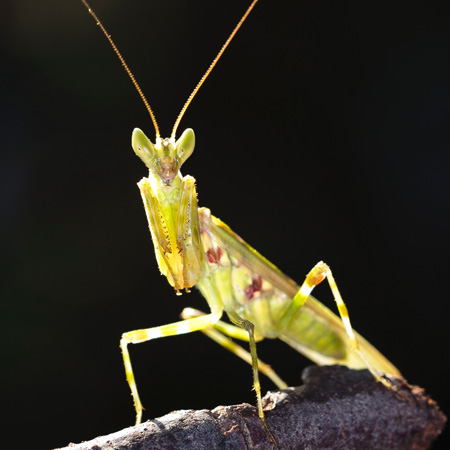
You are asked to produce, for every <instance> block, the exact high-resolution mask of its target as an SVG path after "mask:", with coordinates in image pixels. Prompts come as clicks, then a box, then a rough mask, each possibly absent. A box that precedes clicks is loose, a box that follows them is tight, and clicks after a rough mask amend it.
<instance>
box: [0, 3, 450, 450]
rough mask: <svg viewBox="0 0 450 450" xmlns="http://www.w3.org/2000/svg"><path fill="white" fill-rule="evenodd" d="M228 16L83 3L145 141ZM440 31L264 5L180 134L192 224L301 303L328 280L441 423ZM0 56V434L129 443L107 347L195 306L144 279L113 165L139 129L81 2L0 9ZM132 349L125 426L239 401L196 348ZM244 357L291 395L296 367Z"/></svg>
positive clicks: (129, 180) (298, 6) (443, 91)
mask: <svg viewBox="0 0 450 450" xmlns="http://www.w3.org/2000/svg"><path fill="white" fill-rule="evenodd" d="M247 3H248V2H247V1H243V0H239V1H238V0H227V1H222V2H217V1H215V2H211V1H205V0H192V1H186V0H184V1H181V0H163V1H158V0H155V1H151V2H149V1H144V0H139V1H138V0H134V1H130V0H128V1H119V0H114V1H113V0H108V1H106V0H105V1H102V0H95V1H94V0H92V7H93V8H94V9H95V10H96V12H97V13H98V14H99V16H100V17H101V19H102V20H103V21H104V24H105V25H106V27H107V29H108V31H109V32H110V33H111V34H112V36H113V38H114V39H115V41H116V43H117V45H118V46H119V48H120V49H121V51H122V53H123V54H124V56H125V57H126V59H127V61H128V63H129V65H130V67H131V68H132V70H133V72H134V73H135V75H136V77H137V79H138V80H139V82H140V83H141V86H142V88H143V90H144V92H145V93H146V95H147V97H148V98H149V101H150V103H151V104H152V106H153V107H154V110H155V113H156V116H157V118H158V121H159V124H160V127H161V131H162V134H163V135H168V134H170V131H171V127H172V124H173V122H174V121H175V118H176V116H177V114H178V111H179V110H180V109H181V106H182V104H183V102H184V101H185V99H186V98H187V97H188V95H189V93H190V91H191V90H192V89H193V87H194V85H195V84H196V83H197V81H198V80H199V78H200V76H201V75H202V73H203V71H204V70H205V69H206V67H207V66H208V65H209V63H210V62H211V60H212V59H213V57H214V55H215V53H216V52H217V51H218V49H219V48H220V46H221V45H222V43H223V42H224V41H225V39H226V37H227V35H228V33H229V32H230V31H231V29H232V28H233V26H234V25H235V23H236V22H237V20H238V19H239V17H240V15H241V14H242V13H243V12H244V10H245V8H246V7H247ZM449 13H450V7H449V3H448V1H441V2H438V1H423V2H422V3H415V4H411V3H410V2H385V3H383V2H381V3H380V2H378V1H377V2H361V1H354V2H353V1H341V2H336V1H317V0H314V1H301V2H298V1H291V2H279V1H273V0H272V1H270V0H262V1H261V2H260V4H259V5H257V7H256V10H255V11H254V13H253V14H252V15H251V17H250V18H249V21H248V22H247V23H246V24H245V26H244V28H243V30H242V32H241V33H240V34H239V35H238V36H237V39H236V40H235V41H234V42H233V44H232V45H231V47H230V48H229V51H228V52H227V53H226V54H225V56H224V58H223V60H222V61H221V62H220V63H219V65H218V67H217V69H216V70H215V71H214V73H213V75H212V76H211V77H210V79H208V81H207V82H206V84H205V85H204V87H203V88H202V90H201V91H200V93H199V94H198V96H197V98H196V99H195V101H194V102H193V104H192V106H191V107H190V109H189V111H188V113H187V114H186V116H185V118H184V119H183V121H182V123H181V125H180V129H179V132H181V131H182V130H183V129H184V128H186V127H188V126H189V127H192V128H194V130H195V132H196V136H197V146H196V151H195V152H194V154H193V156H192V157H191V159H190V160H189V161H188V162H187V163H186V164H185V166H184V167H183V173H184V174H187V173H189V174H192V175H193V176H195V178H196V179H197V188H198V193H199V203H200V205H201V206H208V207H209V208H211V210H212V211H213V213H214V214H215V215H216V216H218V217H220V218H221V219H222V220H224V221H225V222H227V223H228V224H229V225H230V226H231V227H232V228H233V229H234V230H235V231H236V232H238V233H239V234H240V235H241V236H243V237H244V238H245V239H246V240H247V241H248V242H249V243H250V244H252V245H253V246H254V247H255V248H256V249H258V250H259V251H260V252H261V253H262V254H264V255H265V256H266V257H268V258H269V259H270V260H271V261H273V262H274V263H275V264H276V265H278V266H279V267H280V268H281V269H282V270H284V271H285V272H286V273H287V274H289V275H290V276H292V277H293V278H294V279H296V280H298V281H299V282H301V281H302V280H303V278H304V276H305V275H306V273H307V272H308V271H309V270H310V268H311V267H312V266H313V265H314V264H315V263H316V262H317V261H319V260H321V259H323V260H324V261H326V262H327V263H328V264H330V265H331V267H332V269H333V270H334V274H335V278H336V280H337V282H338V285H339V286H340V289H341V292H342V294H343V297H344V299H345V300H346V302H347V305H348V307H349V311H350V316H351V319H352V322H353V324H354V326H355V328H356V329H357V330H358V331H360V332H361V333H362V334H363V335H364V336H365V337H366V338H367V339H369V341H371V342H372V343H374V344H375V345H376V346H377V347H378V348H379V349H380V350H381V351H382V352H383V353H384V354H386V355H387V356H388V357H389V359H391V360H392V361H393V362H394V363H395V364H396V365H397V366H398V367H399V368H400V370H401V371H402V372H403V373H404V375H405V376H406V377H407V379H408V380H409V381H410V382H411V383H415V384H419V385H421V386H423V387H424V388H426V390H427V392H428V393H430V394H431V395H432V396H433V398H435V399H436V400H437V401H438V402H439V403H440V405H441V407H442V409H443V410H444V411H445V412H447V413H448V412H449V411H450V392H449V391H450V390H449V387H448V379H449V375H450V370H449V365H448V359H449V356H448V355H449V348H448V345H449V335H450V333H449V300H448V298H449V295H448V269H449V266H448V263H447V261H448V258H449V257H448V250H449V247H448V225H449V210H450V209H449V206H450V205H449V175H448V168H449V163H450V152H449V145H450V138H449V130H448V123H449V119H450V84H449V80H450V53H449V50H450V22H449ZM0 45H1V48H0V55H1V58H2V59H1V63H0V64H1V67H2V70H1V72H0V86H1V87H0V90H1V91H0V92H1V97H0V108H1V109H0V114H1V120H0V133H1V147H2V148H1V152H0V214H1V216H0V227H1V234H0V237H1V241H0V246H1V248H0V252H1V253H0V258H1V259H0V268H1V272H0V273H1V275H0V277H1V279H0V302H1V303H0V305H1V315H0V318H1V319H0V320H1V332H2V335H3V338H2V366H1V367H2V370H1V384H0V386H1V388H2V393H1V398H2V400H3V401H2V406H3V412H4V416H6V422H5V420H4V419H3V426H4V427H5V428H6V429H7V430H9V432H10V433H11V434H13V433H19V434H18V436H19V437H20V439H21V440H22V441H21V442H22V443H23V445H19V447H21V448H36V449H38V448H39V449H40V448H42V449H49V448H52V447H58V446H64V445H66V444H68V443H69V442H70V441H72V442H79V441H81V440H87V439H90V438H93V437H95V436H96V435H99V434H106V433H109V432H113V431H116V430H119V429H121V428H123V427H125V426H129V425H132V424H133V421H134V411H133V406H132V402H131V397H130V394H129V391H128V386H127V384H126V381H125V376H124V370H123V367H122V358H121V354H120V350H119V339H120V335H121V333H122V332H124V331H128V330H132V329H136V328H142V327H150V326H156V325H161V324H166V323H170V322H173V321H175V320H177V319H178V314H179V312H180V311H181V310H182V308H183V307H185V306H194V307H198V308H202V309H205V302H204V300H203V299H202V298H201V297H200V295H199V294H198V293H196V292H194V293H191V294H189V295H183V296H182V297H177V296H175V294H174V293H173V290H172V289H171V288H170V286H169V285H168V283H167V282H166V280H165V279H163V278H162V277H161V276H160V275H159V273H158V269H157V266H156V262H155V259H154V252H153V248H152V243H151V239H150V236H149V233H148V229H147V223H146V219H145V215H144V211H143V208H142V205H141V199H140V196H139V191H138V189H137V187H136V182H137V181H138V180H139V179H140V178H141V177H142V176H145V175H146V169H145V167H144V166H143V164H142V163H141V162H140V160H139V159H138V158H136V157H135V156H134V154H133V152H132V150H131V147H130V136H131V131H132V129H133V128H134V127H136V126H138V127H140V128H142V129H144V130H146V132H147V134H148V135H149V137H151V138H153V136H154V131H153V129H152V124H151V122H150V119H149V117H148V115H147V113H146V111H145V109H144V107H143V104H142V102H141V101H140V99H139V98H138V96H137V94H136V93H135V91H134V88H133V87H132V85H131V83H130V82H129V80H128V79H127V76H126V75H125V73H124V71H123V70H122V69H121V66H120V63H119V62H118V60H117V58H116V57H115V56H114V54H113V53H112V51H111V49H110V48H109V45H108V43H107V41H106V39H105V38H104V36H103V35H102V34H101V33H100V31H99V29H98V28H97V27H96V26H95V23H94V21H93V19H92V18H91V17H90V16H89V14H88V13H87V11H86V10H85V8H84V7H83V5H82V4H81V2H79V1H77V0H70V1H69V0H66V1H64V2H61V1H56V0H53V1H50V0H48V1H45V2H36V1H34V0H14V1H12V0H9V1H5V0H3V2H2V3H1V6H0ZM179 134H180V133H179ZM316 294H317V297H319V298H320V299H321V300H323V301H324V303H325V304H327V305H329V306H331V307H333V308H334V305H333V302H332V298H331V295H330V293H329V292H328V289H327V288H326V286H324V287H319V288H318V289H317V292H316ZM131 352H132V355H131V356H132V361H133V363H134V367H135V371H136V376H137V381H138V386H139V389H140V392H141V396H142V399H143V403H144V405H145V406H146V407H147V411H146V413H145V419H148V418H152V417H157V416H160V415H163V414H165V413H167V412H169V411H171V410H173V409H183V408H184V409H188V408H212V407H214V406H216V405H218V404H233V403H239V402H243V401H247V402H252V403H253V402H254V394H253V393H252V391H251V371H250V368H249V367H247V366H246V365H245V363H243V362H241V361H240V360H238V359H237V358H236V357H235V356H233V355H231V354H228V353H227V352H226V351H225V350H223V349H221V348H220V347H218V346H217V345H216V344H214V343H213V342H210V341H209V340H208V339H207V338H205V337H204V336H203V335H201V334H200V333H194V334H191V335H187V336H179V337H174V338H170V339H165V340H160V341H154V342H150V343H146V344H142V345H140V346H135V347H132V348H131ZM259 352H260V356H261V358H262V359H263V360H267V362H269V363H271V364H272V365H273V366H274V367H275V369H276V370H277V371H278V372H279V374H280V375H281V376H282V377H283V378H285V379H286V381H288V382H289V383H291V384H293V385H296V384H300V374H301V371H302V369H303V368H304V367H305V366H306V365H307V364H308V361H307V360H306V359H305V358H303V357H301V356H300V355H298V354H297V353H296V352H294V351H293V350H291V349H290V348H288V347H287V346H286V345H285V344H283V343H281V342H279V341H273V342H265V343H262V344H260V345H259ZM331 382H332V380H331ZM272 388H273V386H272V385H271V384H270V382H268V381H267V380H264V381H263V389H264V390H267V389H272ZM29 423H31V424H32V427H36V428H35V430H36V431H35V433H34V432H26V431H25V430H26V429H27V424H29ZM32 429H34V428H32ZM446 437H447V442H446ZM448 445H449V444H448V436H446V435H445V434H444V436H443V437H442V438H441V439H440V440H439V441H438V442H437V443H436V444H435V446H434V448H436V449H437V448H448Z"/></svg>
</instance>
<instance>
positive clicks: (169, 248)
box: [82, 0, 400, 443]
mask: <svg viewBox="0 0 450 450" xmlns="http://www.w3.org/2000/svg"><path fill="white" fill-rule="evenodd" d="M257 1H258V0H253V1H252V3H251V5H250V6H249V7H248V9H247V11H246V12H245V14H244V15H243V17H242V18H241V20H240V21H239V23H238V24H237V25H236V27H235V28H234V30H233V31H232V33H231V34H230V36H229V37H228V39H227V41H226V42H225V44H224V45H223V47H222V48H221V50H220V51H219V53H218V54H217V56H216V58H215V59H214V60H213V62H212V63H211V65H210V67H209V68H208V70H207V71H206V73H205V74H204V75H203V77H202V78H201V80H200V82H199V83H198V84H197V86H196V88H195V89H194V91H193V92H192V94H191V95H190V97H189V98H188V100H187V102H186V104H185V105H184V107H183V108H182V110H181V112H180V114H179V116H178V118H177V120H176V122H175V124H174V126H173V130H172V134H171V136H170V138H165V139H162V138H161V136H160V133H159V128H158V125H157V122H156V119H155V116H154V113H153V111H152V109H151V107H150V105H149V103H148V101H147V99H146V97H145V96H144V94H143V92H142V91H141V89H140V87H139V85H138V83H137V82H136V80H135V78H134V76H133V74H132V73H131V71H130V69H129V68H128V66H127V64H126V63H125V60H124V58H123V57H122V55H121V53H120V52H119V50H118V49H117V47H116V45H115V44H114V42H113V41H112V39H111V37H110V36H109V34H108V33H107V31H106V29H105V28H104V27H103V25H102V23H101V22H100V21H99V19H98V18H97V16H96V15H95V13H94V12H93V10H92V9H91V8H90V6H89V5H88V3H87V2H86V1H85V0H82V2H83V3H84V5H85V6H86V8H88V10H89V12H90V14H91V15H92V16H93V17H94V19H95V20H96V22H97V24H98V25H99V26H100V28H101V29H102V31H103V33H104V34H105V36H106V37H107V39H108V40H109V42H110V44H111V45H112V47H113V49H114V51H115V53H116V55H117V56H118V57H119V59H120V61H121V63H122V65H123V67H124V68H125V70H126V72H127V73H128V75H129V77H130V78H131V80H132V82H133V84H134V86H135V87H136V89H137V91H138V93H139V95H140V96H141V98H142V100H143V102H144V104H145V106H146V108H147V110H148V112H149V114H150V116H151V119H152V122H153V125H154V128H155V132H156V140H155V142H154V143H153V142H151V141H150V140H149V139H148V138H147V137H146V136H145V134H144V133H143V132H142V131H141V130H140V129H138V128H136V129H135V130H134V131H133V134H132V147H133V150H134V152H135V153H136V154H137V156H139V158H140V159H141V160H142V161H143V162H144V164H145V165H146V166H147V168H148V169H149V175H148V177H144V178H143V179H142V180H141V181H140V182H139V183H138V186H139V189H140V192H141V196H142V200H143V204H144V208H145V212H146V215H147V219H148V224H149V228H150V233H151V237H152V240H153V244H154V248H155V254H156V260H157V263H158V266H159V269H160V271H161V273H162V274H163V275H165V276H166V277H167V280H168V282H169V284H170V285H171V286H172V287H173V288H174V289H175V291H176V293H177V294H178V295H179V294H180V293H181V291H183V290H184V291H186V292H189V290H190V289H191V288H192V287H194V286H196V287H197V288H198V289H199V290H200V292H201V293H202V294H203V296H204V297H205V299H206V301H207V303H208V306H209V309H210V312H209V313H204V312H201V311H198V310H195V309H192V308H185V309H184V310H183V312H182V314H181V317H182V320H181V321H178V322H174V323H170V324H167V325H162V326H158V327H152V328H148V329H140V330H134V331H129V332H126V333H124V334H123V335H122V339H121V341H120V346H121V349H122V354H123V361H124V365H125V371H126V377H127V380H128V384H129V386H130V389H131V394H132V397H133V400H134V405H135V410H136V423H137V424H138V423H140V422H141V420H142V410H143V406H142V403H141V400H140V397H139V393H138V389H137V385H136V381H135V377H134V373H133V368H132V365H131V360H130V356H129V351H128V345H129V344H138V343H141V342H146V341H149V340H152V339H156V338H161V337H166V336H175V335H180V334H185V333H190V332H193V331H202V332H203V333H204V334H206V335H207V336H208V337H210V338H211V339H213V340H214V341H216V342H218V343H219V344H220V345H222V346H223V347H225V348H227V349H228V350H230V351H231V352H233V353H234V354H236V355H237V356H238V357H240V358H242V359H243V360H244V361H246V362H248V363H249V364H250V365H251V366H252V371H253V386H254V390H255V392H256V398H257V409H258V414H259V417H260V418H261V421H262V424H263V426H264V428H265V429H266V432H267V433H268V435H269V437H270V439H271V440H272V441H273V442H274V443H276V440H275V438H274V437H273V436H272V433H271V431H270V429H269V427H268V425H267V423H266V420H265V416H264V411H263V406H262V401H261V388H260V383H259V372H261V373H263V374H264V375H266V376H268V377H269V378H270V379H271V380H272V381H273V382H274V383H275V385H276V386H277V387H279V388H281V389H282V388H286V387H287V384H286V383H285V382H284V381H283V380H282V379H281V378H280V377H279V376H278V375H277V374H276V373H275V371H274V370H273V369H272V368H271V367H270V366H268V365H267V364H265V363H264V362H262V361H261V360H259V359H258V356H257V351H256V343H257V342H258V341H260V340H262V339H264V338H271V339H274V338H279V339H281V340H282V341H284V342H286V343H287V344H288V345H290V346H291V347H293V348H294V349H295V350H297V351H298V352H300V353H302V354H303V355H305V356H306V357H308V358H309V359H311V360H312V361H314V362H315V363H317V364H343V365H346V366H348V367H350V368H354V369H359V368H367V369H368V370H369V371H370V372H371V373H372V375H373V376H374V378H375V379H376V380H377V381H379V382H381V383H383V384H384V385H385V386H386V387H387V388H390V389H393V390H394V391H395V386H393V385H392V384H391V382H390V381H389V380H388V379H387V378H386V377H385V375H384V374H391V375H400V372H399V370H398V369H397V368H396V367H395V366H394V365H393V364H392V363H391V362H389V361H388V360H387V359H386V358H385V357H384V356H383V355H382V354H381V353H380V352H379V351H378V350H376V349H375V348H374V347H373V346H372V345H371V344H370V343H369V342H368V341H366V340H365V339H364V338H363V337H362V336H360V335H359V334H358V333H356V332H355V331H354V330H353V328H352V326H351V323H350V318H349V315H348V311H347V308H346V306H345V304H344V301H343V300H342V297H341V295H340V293H339V290H338V287H337V285H336V282H335V280H334V278H333V275H332V272H331V270H330V268H329V266H328V265H326V264H325V263H323V262H319V263H318V264H316V265H315V266H314V267H313V269H312V270H311V271H310V272H309V274H308V275H307V277H306V279H305V281H304V282H303V284H302V285H301V286H299V285H297V284H296V283H295V282H294V281H293V280H292V279H290V278H289V277H287V276H286V275H285V274H283V273H282V272H281V271H280V270H279V269H278V268H277V267H275V266H274V265H273V264H272V263H270V262H269V261H268V260H267V259H265V258H264V257H263V256H262V255H260V254H259V253H258V252H257V251H256V250H255V249H253V248H252V247H251V246H250V245H248V244H247V243H246V242H245V241H244V240H243V239H241V238H240V237H239V236H238V235H237V234H236V233H234V232H233V231H232V230H231V229H230V228H229V227H228V226H227V225H226V224H225V223H223V222H222V221H221V220H219V219H218V218H216V217H214V216H213V215H212V214H211V212H210V210H209V209H208V208H199V207H198V205H197V193H196V187H195V179H194V178H193V177H191V176H190V175H186V176H184V177H183V176H182V175H181V173H180V168H181V166H182V165H183V163H184V162H185V161H186V160H187V159H188V158H189V156H190V155H191V154H192V152H193V150H194V146H195V135H194V132H193V130H192V129H187V130H185V131H184V132H183V133H182V135H181V136H180V137H179V138H178V139H176V132H177V129H178V125H179V124H180V121H181V119H182V117H183V115H184V113H185V112H186V110H187V108H188V106H189V104H190V103H191V101H192V99H193V98H194V96H195V95H196V93H197V91H198V90H199V89H200V87H201V86H202V84H203V82H204V81H205V79H206V78H207V77H208V76H209V74H210V73H211V71H212V70H213V68H214V66H215V65H216V63H217V61H218V60H219V59H220V57H221V56H222V54H223V52H224V51H225V49H226V48H227V46H228V44H229V43H230V41H231V40H232V39H233V38H234V36H235V34H236V33H237V31H238V30H239V28H240V27H241V25H242V24H243V23H244V21H245V20H246V18H247V16H248V15H249V14H250V12H251V10H252V9H253V7H254V6H255V4H256V3H257ZM324 280H327V282H328V284H329V286H330V288H331V291H332V293H333V297H334V300H335V302H336V304H337V308H338V311H339V316H337V315H335V314H334V313H333V312H331V311H330V310H329V309H328V308H327V307H325V306H324V305H323V304H322V303H320V302H319V301H318V300H316V299H315V298H314V297H313V296H312V295H311V292H312V291H313V289H314V287H315V286H317V285H318V284H320V283H321V282H322V281H324ZM224 312H225V313H226V314H227V316H228V318H229V320H230V322H231V324H230V323H226V322H223V321H221V320H220V319H221V317H222V315H223V313H224ZM233 339H237V340H241V341H245V342H248V345H249V351H247V350H245V349H244V348H243V347H241V346H240V345H238V344H237V343H236V342H235V341H234V340H233Z"/></svg>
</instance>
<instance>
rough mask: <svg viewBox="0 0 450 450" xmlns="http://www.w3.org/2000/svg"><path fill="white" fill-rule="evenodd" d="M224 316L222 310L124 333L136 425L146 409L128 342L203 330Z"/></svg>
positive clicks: (124, 350)
mask: <svg viewBox="0 0 450 450" xmlns="http://www.w3.org/2000/svg"><path fill="white" fill-rule="evenodd" d="M221 316H222V310H221V309H220V310H218V311H215V312H213V313H210V314H205V315H203V316H200V317H193V318H191V319H187V320H182V321H180V322H174V323H170V324H168V325H162V326H159V327H153V328H146V329H141V330H134V331H128V332H127V333H124V334H123V335H122V339H121V340H120V348H121V349H122V355H123V362H124V365H125V373H126V376H127V381H128V385H129V386H130V389H131V395H132V396H133V400H134V407H135V409H136V425H137V424H139V423H141V419H142V410H143V409H144V408H143V406H142V403H141V400H140V398H139V393H138V390H137V385H136V380H135V378H134V373H133V367H132V365H131V360H130V355H129V352H128V344H140V343H141V342H146V341H150V340H152V339H157V338H161V337H167V336H176V335H179V334H185V333H191V332H192V331H198V330H202V329H204V328H207V327H210V326H212V325H214V324H215V323H216V322H217V321H218V320H219V319H220V317H221Z"/></svg>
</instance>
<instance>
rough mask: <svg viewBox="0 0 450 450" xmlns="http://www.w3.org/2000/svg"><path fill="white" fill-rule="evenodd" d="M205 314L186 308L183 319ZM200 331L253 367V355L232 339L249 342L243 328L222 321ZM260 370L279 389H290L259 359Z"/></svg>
mask: <svg viewBox="0 0 450 450" xmlns="http://www.w3.org/2000/svg"><path fill="white" fill-rule="evenodd" d="M204 314H205V313H204V312H202V311H199V310H198V309H194V308H185V309H183V312H182V313H181V317H182V318H183V319H188V318H191V317H198V316H202V315H204ZM200 331H201V332H202V333H203V334H205V335H206V336H208V337H209V338H210V339H212V340H213V341H215V342H217V343H218V344H219V345H221V346H222V347H224V348H226V349H227V350H229V351H230V352H231V353H233V354H235V355H236V356H237V357H239V358H241V359H242V360H243V361H245V362H246V363H248V364H250V365H252V357H251V354H250V353H249V352H248V351H247V350H245V349H244V348H243V347H241V346H240V345H239V344H236V342H234V341H233V340H232V339H230V337H232V338H236V339H241V340H243V341H246V342H248V341H249V337H248V333H247V332H246V331H245V330H243V329H242V328H239V327H237V326H235V325H230V324H229V323H226V322H222V321H221V320H219V321H218V322H216V323H215V324H214V325H213V326H212V327H208V328H203V329H202V330H200ZM255 337H256V339H255V340H256V341H258V340H259V339H258V337H257V336H255ZM261 339H262V338H261ZM258 370H259V371H260V372H261V373H262V374H263V375H265V376H266V377H268V378H269V379H270V380H272V382H273V383H274V384H275V386H277V387H278V388H279V389H286V388H287V387H288V385H287V383H286V382H284V381H283V380H282V379H281V378H280V377H279V376H278V374H277V373H276V372H275V371H274V370H273V369H272V367H270V365H269V364H266V363H265V362H263V361H261V360H260V359H259V358H258Z"/></svg>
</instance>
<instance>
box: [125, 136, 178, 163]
mask: <svg viewBox="0 0 450 450" xmlns="http://www.w3.org/2000/svg"><path fill="white" fill-rule="evenodd" d="M182 137H183V136H182ZM180 139H181V138H180ZM131 146H132V147H133V150H134V152H135V153H136V155H138V156H139V158H141V159H142V161H143V162H144V164H145V165H146V166H147V167H148V168H149V169H151V166H152V161H153V160H154V158H155V156H156V150H155V146H154V145H153V144H152V143H151V142H150V139H149V138H148V137H147V136H146V135H145V134H144V132H143V131H142V130H140V129H139V128H135V129H134V130H133V134H132V136H131Z"/></svg>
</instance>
